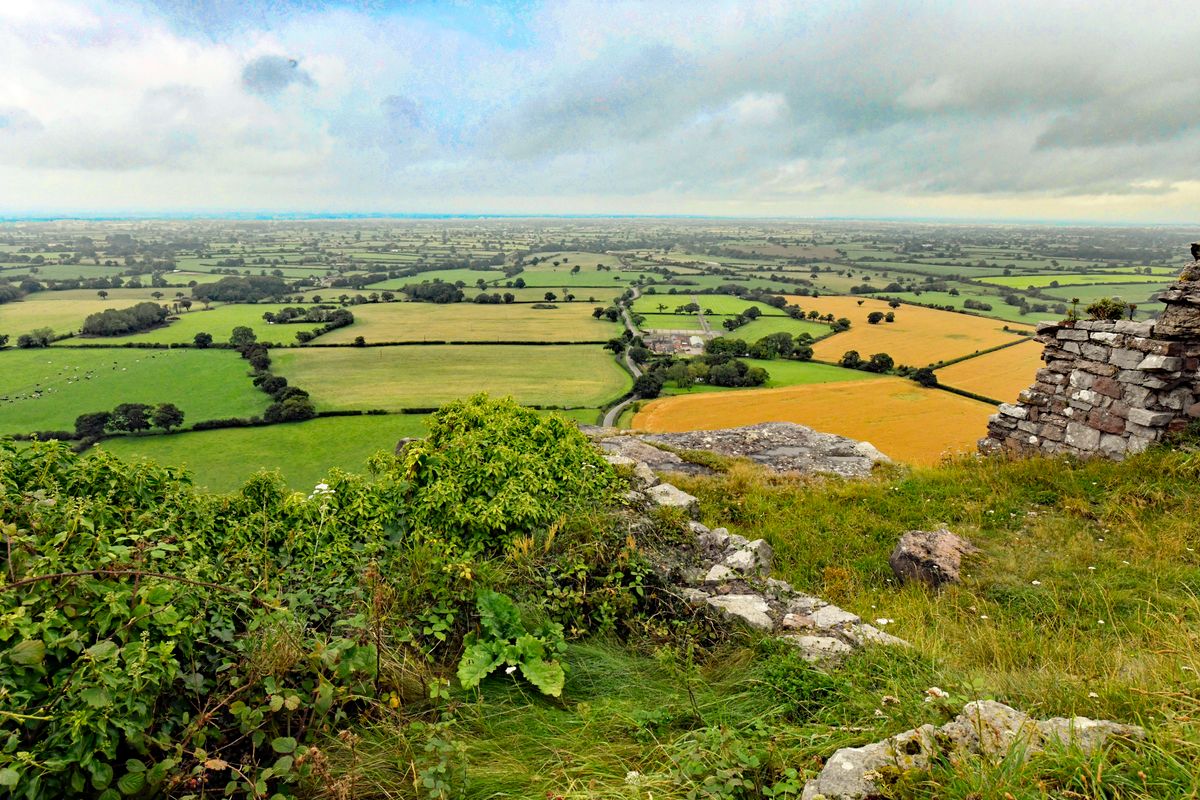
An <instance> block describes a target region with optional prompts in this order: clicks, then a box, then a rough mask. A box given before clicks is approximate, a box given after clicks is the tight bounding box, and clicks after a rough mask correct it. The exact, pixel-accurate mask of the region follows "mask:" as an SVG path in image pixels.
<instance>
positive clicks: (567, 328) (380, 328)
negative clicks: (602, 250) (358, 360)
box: [318, 303, 621, 344]
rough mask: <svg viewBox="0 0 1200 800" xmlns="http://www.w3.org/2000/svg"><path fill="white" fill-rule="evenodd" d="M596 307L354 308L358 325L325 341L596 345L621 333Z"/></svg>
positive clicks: (456, 305) (410, 305) (386, 305)
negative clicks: (597, 315) (595, 314)
mask: <svg viewBox="0 0 1200 800" xmlns="http://www.w3.org/2000/svg"><path fill="white" fill-rule="evenodd" d="M592 308H593V306H592V305H591V304H590V303H562V304H559V305H558V308H544V309H539V308H534V307H533V305H531V304H524V303H522V304H513V305H483V304H477V303H447V304H444V305H439V304H434V303H373V304H370V305H359V306H354V307H353V308H352V309H351V311H352V312H353V313H354V324H353V325H350V326H348V327H345V328H339V329H337V330H335V331H331V332H329V333H327V334H325V335H324V336H322V337H321V338H320V339H319V340H318V341H319V342H320V343H321V344H336V343H339V342H352V341H354V339H355V337H357V336H362V337H363V338H365V339H366V340H367V341H368V342H419V341H426V340H434V341H455V342H498V341H510V342H511V341H530V342H588V341H591V342H596V341H607V340H608V339H610V338H612V337H614V336H619V335H620V334H621V326H620V325H619V324H617V323H613V322H609V321H608V320H607V319H603V320H597V319H595V318H594V317H592Z"/></svg>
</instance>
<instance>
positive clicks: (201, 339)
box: [192, 331, 213, 350]
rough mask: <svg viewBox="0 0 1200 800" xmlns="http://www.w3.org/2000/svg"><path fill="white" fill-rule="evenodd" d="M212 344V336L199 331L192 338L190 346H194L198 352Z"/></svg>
mask: <svg viewBox="0 0 1200 800" xmlns="http://www.w3.org/2000/svg"><path fill="white" fill-rule="evenodd" d="M212 342H213V338H212V334H211V333H205V332H204V331H200V332H199V333H197V334H196V335H195V336H193V337H192V344H194V345H196V347H197V348H198V349H200V350H203V349H205V348H206V347H208V346H209V345H210V344H212Z"/></svg>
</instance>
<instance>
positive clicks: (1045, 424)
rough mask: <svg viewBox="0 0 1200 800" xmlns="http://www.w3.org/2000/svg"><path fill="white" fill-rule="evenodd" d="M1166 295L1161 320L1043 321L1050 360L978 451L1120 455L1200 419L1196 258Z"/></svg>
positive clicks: (1045, 356)
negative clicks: (1164, 308) (1194, 263)
mask: <svg viewBox="0 0 1200 800" xmlns="http://www.w3.org/2000/svg"><path fill="white" fill-rule="evenodd" d="M1160 299H1161V300H1162V302H1164V303H1166V306H1167V307H1166V310H1165V311H1163V313H1162V314H1161V315H1160V317H1159V318H1158V319H1157V320H1152V321H1147V322H1132V321H1124V320H1121V321H1116V322H1109V321H1082V320H1079V321H1074V322H1071V321H1067V322H1062V323H1056V324H1048V325H1043V326H1041V327H1039V328H1038V331H1037V339H1038V341H1039V342H1041V343H1042V344H1044V345H1045V346H1046V347H1045V351H1044V352H1043V353H1042V360H1043V361H1044V362H1045V364H1046V366H1045V367H1043V368H1042V369H1040V370H1038V373H1037V378H1036V382H1035V383H1034V385H1033V386H1031V387H1030V388H1028V389H1026V390H1025V391H1023V392H1021V395H1020V399H1019V400H1018V402H1016V403H1012V404H1008V403H1006V404H1004V405H1001V406H1000V408H999V411H998V412H997V413H996V414H994V415H993V416H992V417H991V419H990V420H989V422H988V436H987V438H985V439H983V440H981V441H980V443H979V448H980V450H981V451H983V452H998V451H1009V452H1015V453H1043V454H1072V455H1076V456H1081V457H1090V456H1103V457H1106V458H1113V459H1120V458H1123V457H1125V456H1126V455H1128V454H1131V453H1138V452H1141V451H1142V450H1144V449H1146V447H1148V446H1149V445H1150V444H1152V443H1153V442H1156V441H1159V440H1160V439H1162V438H1163V437H1164V436H1165V435H1166V434H1167V433H1170V432H1175V431H1178V430H1181V429H1183V428H1185V427H1186V426H1187V425H1188V423H1190V422H1191V421H1192V420H1195V419H1198V418H1200V375H1198V374H1197V368H1198V367H1200V262H1197V264H1196V265H1194V266H1192V267H1189V268H1188V269H1187V270H1186V271H1185V272H1184V273H1183V275H1182V276H1181V277H1180V280H1179V281H1178V282H1177V283H1175V284H1173V285H1172V286H1171V287H1170V288H1169V289H1168V290H1167V291H1166V292H1165V293H1164V294H1163V296H1162V297H1161V298H1160Z"/></svg>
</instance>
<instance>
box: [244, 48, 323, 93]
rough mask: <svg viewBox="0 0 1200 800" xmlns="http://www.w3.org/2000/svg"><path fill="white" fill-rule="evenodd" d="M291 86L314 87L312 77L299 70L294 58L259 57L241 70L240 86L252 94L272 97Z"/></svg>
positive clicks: (298, 64) (297, 62) (298, 63)
mask: <svg viewBox="0 0 1200 800" xmlns="http://www.w3.org/2000/svg"><path fill="white" fill-rule="evenodd" d="M292 84H298V85H300V86H313V85H314V83H313V79H312V76H311V75H309V74H308V73H307V72H305V71H304V70H302V69H300V62H299V61H297V60H296V59H294V58H286V57H284V56H259V57H258V58H255V59H254V60H253V61H251V62H250V63H248V64H246V66H245V67H243V68H242V86H244V87H246V91H248V92H251V93H253V94H257V95H262V96H263V97H273V96H275V95H277V94H279V93H280V92H282V91H283V90H284V89H286V88H288V87H289V86H291V85H292Z"/></svg>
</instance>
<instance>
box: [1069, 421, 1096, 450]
mask: <svg viewBox="0 0 1200 800" xmlns="http://www.w3.org/2000/svg"><path fill="white" fill-rule="evenodd" d="M1063 441H1064V442H1065V443H1066V444H1068V445H1070V446H1071V447H1074V448H1076V449H1077V450H1085V451H1089V452H1090V451H1092V450H1095V449H1096V448H1097V447H1099V446H1100V431H1098V430H1096V429H1094V428H1089V427H1088V426H1086V425H1082V424H1080V423H1078V422H1072V423H1070V424H1068V425H1067V433H1066V436H1064V437H1063Z"/></svg>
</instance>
